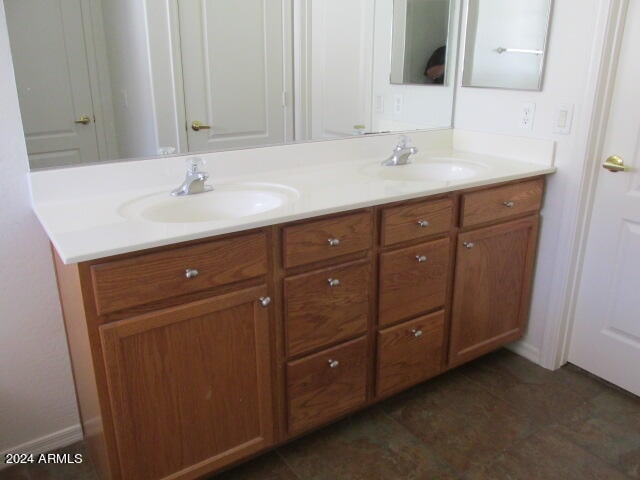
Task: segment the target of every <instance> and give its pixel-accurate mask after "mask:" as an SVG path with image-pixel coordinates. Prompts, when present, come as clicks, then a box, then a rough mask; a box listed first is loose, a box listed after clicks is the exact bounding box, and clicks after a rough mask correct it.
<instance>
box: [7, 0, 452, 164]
mask: <svg viewBox="0 0 640 480" xmlns="http://www.w3.org/2000/svg"><path fill="white" fill-rule="evenodd" d="M450 1H451V3H452V4H453V5H452V6H451V7H450V10H456V9H459V0H450ZM405 3H407V9H406V10H407V12H406V13H405V16H404V17H403V18H404V20H403V22H404V23H405V25H407V26H408V27H409V28H408V29H412V32H413V33H415V35H416V38H417V39H418V37H419V35H418V33H420V32H416V28H417V24H418V23H419V22H420V21H422V20H418V19H421V18H422V17H420V15H423V13H421V10H420V9H421V8H422V5H419V4H420V3H422V2H419V1H415V0H411V1H408V2H405ZM424 3H427V4H431V3H433V4H434V5H435V4H438V5H440V4H442V5H440V7H439V8H440V10H439V12H440V13H439V14H438V16H439V20H437V24H438V25H437V26H438V32H439V33H438V34H437V36H435V35H434V37H433V39H432V40H433V41H432V44H433V45H435V44H436V43H438V44H443V45H447V48H448V49H449V50H450V53H448V54H447V55H448V57H449V58H447V61H448V62H449V63H450V64H452V65H455V58H454V55H453V53H451V52H455V51H456V50H457V46H456V40H457V32H458V26H457V25H455V24H452V28H447V25H446V19H445V13H444V10H446V7H444V4H447V5H448V4H449V1H444V2H442V1H438V0H430V1H427V2H424ZM409 4H410V5H409ZM4 6H5V10H6V14H7V24H8V25H7V26H8V32H9V39H10V43H11V49H12V56H13V63H14V69H15V74H16V80H17V86H18V96H19V100H20V107H21V112H22V119H23V125H24V130H25V137H26V143H27V150H28V153H29V160H30V164H31V168H32V169H37V168H51V167H58V166H68V165H79V164H87V163H91V162H106V161H114V160H121V159H133V158H143V157H154V156H162V155H177V154H186V153H191V152H193V153H196V152H210V151H221V150H230V149H238V148H250V147H260V146H268V145H281V144H286V143H292V142H305V141H317V140H329V139H335V138H347V137H352V136H357V135H366V134H374V133H380V132H394V131H407V130H416V129H431V128H448V127H450V126H451V119H452V110H453V82H448V81H445V85H444V86H440V87H439V88H433V89H430V88H424V86H418V87H416V86H414V85H392V84H391V82H390V80H389V79H390V76H391V63H392V59H395V54H392V35H393V34H392V31H393V24H394V0H349V1H348V2H345V1H344V0H321V1H312V0H273V1H271V0H270V1H268V2H265V1H264V0H243V1H241V2H239V1H237V0H201V1H195V0H167V1H163V2H150V1H149V0H5V1H4ZM434 8H435V7H434ZM412 12H413V13H412ZM434 15H435V14H434ZM414 16H415V17H416V21H412V20H411V18H410V17H414ZM433 21H434V22H436V20H435V19H434V20H433ZM416 22H417V23H416ZM443 22H444V23H443ZM434 25H435V23H434ZM434 28H435V27H434ZM445 32H446V33H445ZM413 33H412V34H413ZM420 38H421V37H420ZM419 41H422V40H416V42H419ZM430 41H431V40H430ZM449 46H451V48H449ZM426 48H428V49H430V48H431V46H428V47H426ZM412 52H414V53H411V55H412V56H414V57H416V58H417V57H418V56H423V55H422V53H420V52H418V49H417V47H416V49H414V50H413V51H412ZM407 54H408V53H404V52H403V53H402V55H405V56H406V55H407ZM425 61H426V60H425V59H422V62H423V63H424V62H425ZM416 68H418V67H416ZM420 68H422V66H420ZM447 68H448V67H447ZM451 71H453V70H451Z"/></svg>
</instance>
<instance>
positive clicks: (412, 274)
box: [379, 238, 450, 325]
mask: <svg viewBox="0 0 640 480" xmlns="http://www.w3.org/2000/svg"><path fill="white" fill-rule="evenodd" d="M449 270H450V241H449V239H448V238H445V239H443V240H438V241H435V242H430V243H423V244H420V245H416V246H413V247H409V248H403V249H401V250H396V251H393V252H388V253H383V254H382V255H381V256H380V298H379V302H380V308H379V323H380V325H390V324H392V323H395V322H399V321H401V320H406V319H409V318H411V317H415V316H417V315H420V314H422V313H425V312H428V311H429V310H435V309H436V308H439V307H442V306H444V304H445V299H446V293H447V279H448V277H449Z"/></svg>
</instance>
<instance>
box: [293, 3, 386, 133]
mask: <svg viewBox="0 0 640 480" xmlns="http://www.w3.org/2000/svg"><path fill="white" fill-rule="evenodd" d="M305 11H306V12H307V15H309V18H308V19H307V20H306V21H307V22H308V25H309V26H308V28H309V30H310V33H309V32H307V35H308V37H307V42H308V45H306V48H305V50H306V55H307V57H308V60H307V61H309V64H310V68H309V70H307V71H306V72H304V73H303V79H302V81H303V83H305V84H306V89H307V91H308V92H309V98H308V104H309V105H308V106H307V108H308V109H309V110H310V112H309V113H308V115H307V118H308V121H309V122H310V124H311V125H310V126H307V131H308V132H309V134H310V138H309V139H313V140H321V139H326V138H336V137H348V136H351V135H354V133H355V132H356V131H357V130H361V131H371V128H372V125H371V88H372V87H371V85H372V63H373V25H374V2H372V1H370V0H349V1H344V0H322V1H313V0H307V1H306V6H305ZM309 59H310V60H309Z"/></svg>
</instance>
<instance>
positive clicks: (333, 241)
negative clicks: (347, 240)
mask: <svg viewBox="0 0 640 480" xmlns="http://www.w3.org/2000/svg"><path fill="white" fill-rule="evenodd" d="M327 241H328V242H329V246H330V247H337V246H338V245H340V239H339V238H330V239H329V240H327Z"/></svg>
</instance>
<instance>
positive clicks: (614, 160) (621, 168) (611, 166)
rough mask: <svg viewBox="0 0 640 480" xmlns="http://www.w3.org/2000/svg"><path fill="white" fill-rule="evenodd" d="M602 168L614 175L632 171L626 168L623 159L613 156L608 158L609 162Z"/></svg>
mask: <svg viewBox="0 0 640 480" xmlns="http://www.w3.org/2000/svg"><path fill="white" fill-rule="evenodd" d="M602 168H604V169H605V170H609V171H610V172H613V173H618V172H628V171H629V170H631V169H630V168H629V167H626V166H625V165H624V161H623V160H622V158H620V157H619V156H617V155H612V156H610V157H609V158H607V160H606V161H605V162H604V164H603V165H602Z"/></svg>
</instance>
